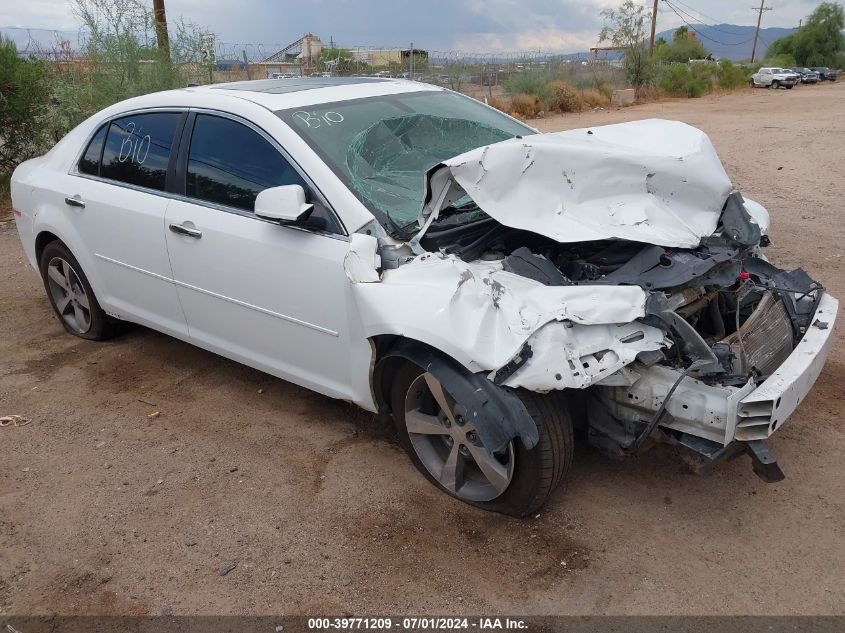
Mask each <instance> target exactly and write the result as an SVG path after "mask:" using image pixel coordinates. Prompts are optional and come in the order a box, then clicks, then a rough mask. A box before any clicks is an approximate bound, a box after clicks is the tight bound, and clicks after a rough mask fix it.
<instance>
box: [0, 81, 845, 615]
mask: <svg viewBox="0 0 845 633" xmlns="http://www.w3.org/2000/svg"><path fill="white" fill-rule="evenodd" d="M649 117H663V118H668V119H680V120H683V121H686V122H689V123H691V124H693V125H696V126H698V127H700V128H702V129H704V130H705V131H706V132H707V133H708V134H709V135H710V137H711V139H712V140H713V142H714V143H715V145H716V148H717V149H718V151H719V154H720V156H721V157H722V160H723V161H724V163H725V166H726V168H727V171H728V173H729V174H730V176H731V177H732V179H733V181H734V183H735V185H736V186H737V187H738V188H739V189H741V190H743V191H744V192H745V193H746V194H747V195H749V197H752V198H754V199H756V200H758V201H760V202H761V203H763V204H764V205H765V206H767V207H768V208H769V210H770V212H771V214H772V216H773V220H774V227H773V230H772V232H771V236H772V240H773V243H774V244H773V246H772V247H771V248H770V249H769V252H768V254H769V256H770V258H772V259H773V260H774V261H776V262H777V263H779V264H780V265H782V266H787V267H788V266H797V265H802V266H805V267H806V268H808V269H809V270H810V271H811V272H812V273H813V274H814V276H815V277H816V278H817V279H819V280H820V281H822V282H823V283H824V284H825V285H826V286H827V287H828V288H829V289H830V290H831V292H833V293H834V294H836V295H838V296H839V297H842V298H845V271H844V270H843V243H845V228H843V221H842V205H841V201H842V200H843V198H845V179H844V178H843V171H842V166H843V158H845V156H843V148H842V139H843V138H845V83H838V84H835V85H829V84H824V85H820V86H815V87H813V86H810V87H799V88H798V89H796V90H790V91H785V90H784V91H767V90H754V91H750V90H749V91H744V92H741V93H738V94H732V95H727V96H710V97H706V98H702V99H698V100H683V101H666V102H660V103H653V104H647V105H642V106H634V107H630V108H626V109H622V110H606V111H596V112H588V113H583V114H580V115H570V116H562V117H555V118H547V119H543V120H540V121H539V122H538V123H537V125H538V126H539V127H540V128H541V129H542V130H544V131H552V130H560V129H565V128H572V127H580V126H587V125H597V124H602V123H611V122H618V121H626V120H633V119H641V118H649ZM3 215H4V213H3V211H0V217H1V216H3ZM0 267H1V268H2V271H3V274H2V277H0V297H1V298H2V301H0V415H7V414H20V415H24V416H27V417H30V418H32V420H33V422H32V423H31V424H30V425H28V426H25V427H18V428H14V427H6V428H2V429H0V446H2V451H0V455H2V459H3V467H2V470H0V614H4V613H5V614H45V613H61V614H159V613H162V612H164V611H165V610H168V609H169V610H172V612H173V613H176V614H198V613H202V614H269V613H291V614H292V613H316V614H325V613H344V612H345V613H353V614H358V615H361V614H365V613H371V614H372V613H393V614H397V613H402V612H415V613H425V612H432V611H435V612H440V613H448V614H455V613H494V612H508V613H513V612H521V613H525V614H553V613H555V614H557V613H579V614H587V613H596V614H598V613H613V614H641V613H671V614H693V613H694V614H707V613H754V614H756V613H778V614H797V613H802V614H831V613H837V614H841V613H843V612H845V585H843V583H842V578H843V577H845V538H843V537H845V533H843V523H842V517H843V516H845V508H843V504H844V503H845V471H843V468H842V455H843V454H845V434H843V425H842V422H843V420H842V418H843V412H844V411H845V405H843V387H842V385H843V381H844V380H845V340H843V337H845V323H842V324H840V325H839V328H838V330H837V331H836V332H835V333H834V336H835V342H834V346H833V349H832V353H831V356H830V358H829V360H828V363H827V366H826V368H825V370H824V372H823V373H822V375H821V377H820V379H819V381H818V383H817V385H816V388H815V390H814V391H813V392H812V393H811V394H810V396H809V397H808V398H807V399H806V400H805V401H804V402H803V403H802V404H801V407H800V408H799V410H798V411H797V412H796V414H795V415H794V416H793V418H792V420H791V422H790V424H788V425H786V426H785V427H784V428H783V430H781V431H779V432H778V433H777V434H776V436H775V437H774V439H773V441H772V442H771V444H772V448H773V450H774V451H775V452H776V454H777V456H778V458H779V461H780V463H781V465H782V467H783V469H784V471H785V472H786V474H787V479H786V480H785V481H784V482H782V483H779V484H775V485H767V484H764V483H762V482H761V481H760V480H759V479H757V478H756V477H755V476H754V475H753V474H752V472H751V467H750V463H749V461H748V460H747V459H745V458H741V459H738V460H736V461H733V462H730V463H724V464H721V465H720V466H719V467H718V468H716V469H715V470H714V471H713V472H711V473H709V474H707V475H705V476H696V475H693V474H690V473H689V472H688V471H687V470H686V468H685V467H684V465H683V464H682V462H681V461H680V459H679V458H678V457H677V455H676V454H675V453H673V452H672V451H671V450H669V449H664V448H657V449H655V450H653V451H650V452H649V453H647V454H645V455H643V456H642V457H641V458H640V459H638V460H637V461H635V462H629V463H614V462H610V461H607V460H606V459H604V458H602V457H601V456H599V455H597V454H595V453H592V452H590V451H588V450H587V449H585V448H583V447H582V448H581V449H580V450H579V451H578V452H577V453H576V462H575V465H574V468H573V472H572V477H571V481H570V483H569V486H568V488H567V489H566V490H559V491H558V492H557V493H556V494H555V495H554V496H553V498H552V499H551V501H550V502H549V503H548V505H547V506H546V507H545V508H544V509H543V510H542V511H541V513H540V514H539V515H538V516H537V517H535V518H531V519H528V520H522V521H520V520H515V519H510V518H506V517H502V516H498V515H493V514H488V513H484V512H482V511H479V510H476V509H473V508H470V507H468V506H465V505H463V504H461V503H459V502H457V501H454V500H452V499H450V498H448V497H446V496H445V495H442V494H439V493H438V492H437V491H436V490H435V489H434V488H433V487H432V486H430V485H429V484H428V483H426V482H425V481H424V479H423V478H422V477H421V476H420V475H418V474H417V473H416V472H415V471H414V469H413V467H412V466H411V464H410V462H409V460H408V459H406V457H405V456H404V454H403V453H402V452H401V451H400V450H399V449H398V448H397V446H396V445H395V443H394V441H393V439H392V437H391V435H390V433H389V432H388V431H387V430H386V429H383V428H379V427H378V426H377V425H376V424H375V423H374V422H372V421H371V419H370V417H369V416H368V415H366V414H364V413H363V412H360V411H358V410H356V409H354V408H352V407H350V406H348V405H346V404H344V403H339V402H335V401H332V400H329V399H327V398H324V397H322V396H319V395H316V394H314V393H310V392H308V391H306V390H304V389H300V388H299V387H296V386H294V385H291V384H288V383H286V382H283V381H281V380H277V379H274V378H272V377H270V376H267V375H264V374H261V373H259V372H257V371H253V370H251V369H247V368H245V367H243V366H240V365H238V364H236V363H234V362H230V361H227V360H224V359H222V358H220V357H217V356H215V355H213V354H210V353H207V352H204V351H201V350H199V349H195V348H192V347H191V346H189V345H186V344H184V343H181V342H179V341H176V340H173V339H170V338H168V337H166V336H163V335H160V334H157V333H155V332H151V331H148V330H145V329H142V328H135V329H132V330H131V331H129V332H128V333H126V334H125V335H123V336H121V337H120V338H118V339H116V340H114V341H112V342H109V343H105V344H103V343H90V342H86V341H82V340H80V339H76V338H74V337H71V336H69V335H67V334H65V333H64V331H63V330H62V329H61V328H60V326H59V324H58V322H57V321H56V319H55V318H54V316H53V315H52V313H51V311H50V309H49V307H48V304H47V300H46V298H45V296H44V292H43V289H42V287H41V285H40V281H39V279H38V278H37V276H36V274H35V273H34V272H33V271H32V270H31V269H30V268H29V267H28V266H27V264H26V263H25V261H24V257H23V253H22V251H21V248H20V244H19V242H18V238H17V234H16V232H15V229H14V225H13V223H12V222H8V221H7V222H6V223H5V225H3V227H2V228H0ZM841 316H842V315H840V317H841ZM143 401H146V402H143ZM154 411H158V412H160V416H159V417H155V418H153V419H150V418H149V417H148V414H150V413H152V412H154ZM232 565H236V566H235V567H234V568H232V569H231V570H230V571H229V572H228V573H226V574H225V575H224V574H223V573H222V572H223V571H224V570H225V569H227V568H230V567H232Z"/></svg>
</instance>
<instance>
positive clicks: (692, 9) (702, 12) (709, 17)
mask: <svg viewBox="0 0 845 633" xmlns="http://www.w3.org/2000/svg"><path fill="white" fill-rule="evenodd" d="M674 1H675V2H676V3H677V4H680V5H683V6H685V7H686V8H687V9H689V10H690V11H695V12H696V13H697V14H698V15H702V16H704V17H705V18H707V19H708V20H713V21H714V22H718V23H719V24H726V22H725V21H724V20H719V19H717V18H714V17H713V16H712V15H707V14H706V13H704V11H699V10H698V9H696V8H695V7H691V6H690V5H688V4H687V3H686V2H681V0H674ZM684 13H686V11H685V12H684ZM687 15H689V14H687ZM696 21H697V22H702V24H703V21H702V20H696Z"/></svg>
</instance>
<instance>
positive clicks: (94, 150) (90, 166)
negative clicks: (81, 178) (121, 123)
mask: <svg viewBox="0 0 845 633" xmlns="http://www.w3.org/2000/svg"><path fill="white" fill-rule="evenodd" d="M108 129H109V125H108V124H106V125H103V126H102V127H101V128H100V129H99V130H97V133H96V134H95V135H94V137H93V138H92V139H91V142H90V143H88V147H87V148H86V149H85V153H84V154H83V155H82V158H80V159H79V167H78V169H79V173H81V174H89V175H91V176H99V175H100V157H101V156H102V155H103V141H104V140H105V138H106V132H107V131H108Z"/></svg>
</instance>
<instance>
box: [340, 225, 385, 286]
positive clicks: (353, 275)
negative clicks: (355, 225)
mask: <svg viewBox="0 0 845 633" xmlns="http://www.w3.org/2000/svg"><path fill="white" fill-rule="evenodd" d="M379 268H381V257H380V256H379V246H378V239H377V238H376V237H375V236H373V235H365V234H363V233H354V234H353V235H352V237H351V238H350V240H349V250H348V251H347V252H346V255H345V256H344V257H343V270H344V272H345V273H346V276H347V277H348V278H349V281H351V282H352V283H353V284H359V283H374V282H377V281H379V280H380V279H381V276H380V275H379V272H378V269H379Z"/></svg>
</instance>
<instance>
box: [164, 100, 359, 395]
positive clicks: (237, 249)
mask: <svg viewBox="0 0 845 633" xmlns="http://www.w3.org/2000/svg"><path fill="white" fill-rule="evenodd" d="M189 125H190V126H191V127H190V129H189V130H186V134H187V135H188V137H187V138H188V142H189V144H190V145H189V150H188V153H187V162H186V164H185V168H184V174H185V178H186V181H185V196H186V198H187V199H186V200H173V201H171V203H170V206H169V207H168V210H167V218H166V222H165V224H166V226H167V247H168V251H169V253H170V261H171V265H172V268H173V276H174V280H175V282H176V285H177V289H178V292H179V297H180V299H181V302H182V306H183V307H184V310H185V316H186V318H187V321H188V329H189V336H190V338H191V340H193V341H195V342H196V343H197V344H198V345H200V346H202V347H205V348H207V349H210V350H213V351H216V352H218V353H220V354H222V355H224V356H227V357H230V358H233V359H235V360H238V361H240V362H243V363H245V364H248V365H251V366H253V367H256V368H258V369H261V370H264V371H267V372H269V373H271V374H274V375H277V376H280V377H282V378H285V379H289V380H291V381H292V382H295V383H298V384H301V385H303V386H306V387H308V388H310V389H314V390H315V391H320V392H322V393H325V394H327V395H330V396H332V397H337V398H349V397H350V396H351V390H350V386H349V384H350V376H349V373H350V371H349V370H350V367H349V365H350V362H349V357H350V352H349V333H348V327H347V299H348V297H347V293H348V282H347V279H346V277H345V274H344V271H343V257H344V255H345V254H346V252H347V250H348V246H349V245H348V241H347V240H346V238H345V237H343V236H341V235H338V234H333V231H337V232H338V233H340V232H341V231H340V228H339V227H338V226H337V225H336V224H335V221H334V220H333V216H332V214H331V213H330V212H329V211H328V210H327V209H326V208H325V207H321V208H320V209H319V210H318V211H317V212H315V213H317V215H318V216H319V215H322V217H318V218H316V219H315V225H314V229H313V230H309V229H306V228H294V227H290V226H280V225H278V224H276V223H273V222H268V221H265V220H261V219H259V218H258V217H256V216H255V215H254V214H253V208H254V203H255V198H256V196H257V195H258V192H259V191H261V190H263V189H266V188H268V187H274V186H278V185H286V184H300V185H303V186H304V187H307V186H308V185H307V183H306V182H305V180H304V179H303V178H302V177H301V176H300V175H299V173H298V172H297V171H296V170H295V169H294V168H293V167H292V165H291V164H290V163H289V162H288V161H287V160H286V158H285V157H284V156H283V155H282V154H281V153H280V152H279V150H278V149H277V148H276V147H275V146H274V145H273V144H272V143H271V142H270V140H269V139H268V137H266V136H264V135H263V134H262V133H260V132H259V131H258V130H256V129H254V128H252V127H249V126H248V125H246V124H244V123H242V122H239V121H235V120H233V119H231V118H226V117H221V116H216V115H209V114H198V115H196V117H195V121H193V122H191V121H189ZM306 194H307V195H308V196H309V198H308V199H309V201H313V200H314V198H313V195H312V194H311V192H308V191H306Z"/></svg>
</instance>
